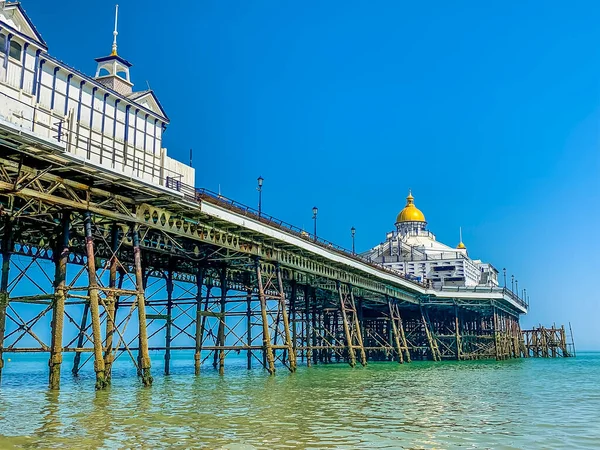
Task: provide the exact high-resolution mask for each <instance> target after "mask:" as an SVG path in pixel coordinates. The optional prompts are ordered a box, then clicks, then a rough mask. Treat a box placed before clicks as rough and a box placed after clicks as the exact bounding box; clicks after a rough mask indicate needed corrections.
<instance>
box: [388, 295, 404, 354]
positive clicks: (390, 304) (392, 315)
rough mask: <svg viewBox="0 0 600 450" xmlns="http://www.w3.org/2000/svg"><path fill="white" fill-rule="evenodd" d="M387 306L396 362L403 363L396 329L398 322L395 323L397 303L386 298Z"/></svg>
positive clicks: (398, 333)
mask: <svg viewBox="0 0 600 450" xmlns="http://www.w3.org/2000/svg"><path fill="white" fill-rule="evenodd" d="M387 301H388V308H389V311H390V323H391V324H392V327H391V328H392V338H393V339H394V344H395V346H396V353H397V354H398V362H399V363H400V364H403V363H404V357H403V355H402V352H403V350H402V347H401V345H400V332H399V330H398V324H397V323H396V321H397V320H398V319H397V317H398V314H397V309H398V305H396V304H395V303H393V302H392V299H390V298H388V299H387Z"/></svg>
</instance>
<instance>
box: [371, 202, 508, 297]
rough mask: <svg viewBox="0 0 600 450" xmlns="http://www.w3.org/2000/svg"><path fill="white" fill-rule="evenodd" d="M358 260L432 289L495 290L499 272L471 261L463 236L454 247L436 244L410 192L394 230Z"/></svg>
mask: <svg viewBox="0 0 600 450" xmlns="http://www.w3.org/2000/svg"><path fill="white" fill-rule="evenodd" d="M461 234H462V233H461ZM361 256H363V257H365V258H368V259H370V260H371V261H374V262H377V263H381V264H383V265H384V266H387V267H389V268H391V269H394V270H396V271H398V272H400V273H402V274H403V275H404V276H406V277H407V278H411V279H417V280H419V281H421V282H423V283H426V284H428V285H430V286H431V287H433V288H434V289H441V288H442V287H443V286H467V287H474V286H481V285H483V286H490V287H497V286H498V270H496V269H495V268H494V266H492V265H491V264H489V263H484V262H481V260H477V259H471V258H470V257H469V254H468V252H467V247H466V246H465V244H463V242H462V236H461V240H460V242H459V244H458V245H457V246H456V247H450V246H448V245H446V244H442V243H441V242H439V241H437V240H436V238H435V235H434V234H433V233H432V232H431V231H429V230H428V229H427V221H426V220H425V215H424V214H423V213H422V212H421V211H420V210H419V209H418V208H417V207H416V206H415V199H414V197H413V196H412V194H411V192H410V191H409V193H408V197H406V206H405V207H404V209H402V211H400V213H399V214H398V216H397V218H396V229H395V230H394V231H390V232H389V233H387V235H386V239H385V241H384V242H382V243H380V244H379V245H377V246H375V247H373V248H372V249H370V250H368V251H366V252H364V253H362V254H361Z"/></svg>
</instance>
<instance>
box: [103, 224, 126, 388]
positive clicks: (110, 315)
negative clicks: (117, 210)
mask: <svg viewBox="0 0 600 450" xmlns="http://www.w3.org/2000/svg"><path fill="white" fill-rule="evenodd" d="M110 246H111V251H112V255H111V258H110V262H109V264H110V267H109V274H108V287H109V288H110V291H109V292H108V295H107V296H106V300H105V304H106V349H105V351H104V368H105V371H106V381H107V382H109V383H110V380H111V378H112V363H113V358H114V356H113V337H114V334H115V314H116V304H117V299H118V295H117V293H116V292H115V289H116V287H117V269H118V265H119V264H118V263H119V261H118V258H117V252H118V249H119V228H118V226H117V224H113V225H112V228H111V233H110ZM122 282H123V277H122V276H121V277H120V283H122ZM119 287H120V286H119Z"/></svg>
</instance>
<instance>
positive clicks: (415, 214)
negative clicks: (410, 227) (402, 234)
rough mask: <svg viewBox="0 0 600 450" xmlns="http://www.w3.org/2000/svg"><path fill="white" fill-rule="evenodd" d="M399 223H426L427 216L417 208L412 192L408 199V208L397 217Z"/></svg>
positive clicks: (409, 193)
mask: <svg viewBox="0 0 600 450" xmlns="http://www.w3.org/2000/svg"><path fill="white" fill-rule="evenodd" d="M398 222H425V215H424V214H423V213H422V212H421V210H420V209H418V208H417V207H416V206H415V198H414V197H413V196H412V193H411V192H410V190H409V191H408V197H406V206H405V207H404V209H403V210H402V211H400V213H399V214H398V217H396V223H398Z"/></svg>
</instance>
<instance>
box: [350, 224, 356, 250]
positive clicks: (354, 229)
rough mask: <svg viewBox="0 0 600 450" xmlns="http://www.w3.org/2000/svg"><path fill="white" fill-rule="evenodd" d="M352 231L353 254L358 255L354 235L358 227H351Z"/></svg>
mask: <svg viewBox="0 0 600 450" xmlns="http://www.w3.org/2000/svg"><path fill="white" fill-rule="evenodd" d="M350 233H351V234H352V254H353V255H356V251H355V249H354V236H355V235H356V228H354V227H352V228H350Z"/></svg>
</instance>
